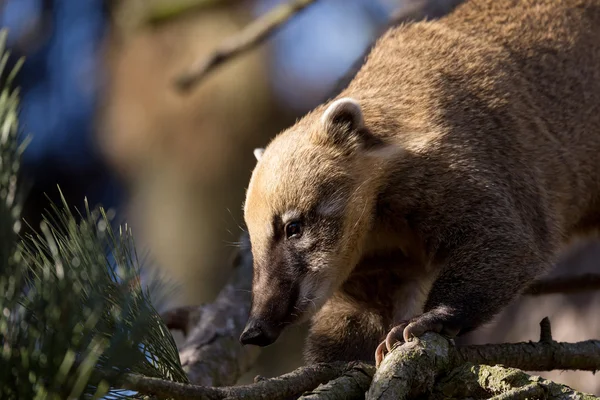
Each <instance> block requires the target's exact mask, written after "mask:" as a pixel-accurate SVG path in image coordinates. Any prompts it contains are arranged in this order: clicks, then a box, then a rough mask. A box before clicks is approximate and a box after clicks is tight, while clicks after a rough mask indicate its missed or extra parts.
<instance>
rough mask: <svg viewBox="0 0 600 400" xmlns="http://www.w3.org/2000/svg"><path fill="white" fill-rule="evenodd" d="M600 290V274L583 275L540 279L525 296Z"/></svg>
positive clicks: (526, 291)
mask: <svg viewBox="0 0 600 400" xmlns="http://www.w3.org/2000/svg"><path fill="white" fill-rule="evenodd" d="M599 289H600V274H591V273H589V274H581V275H575V276H560V277H557V278H546V279H540V280H538V281H536V282H534V283H533V284H532V285H531V286H529V288H528V289H527V290H525V292H524V293H523V294H526V295H529V296H541V295H547V294H557V293H561V294H571V293H581V292H586V291H593V290H599Z"/></svg>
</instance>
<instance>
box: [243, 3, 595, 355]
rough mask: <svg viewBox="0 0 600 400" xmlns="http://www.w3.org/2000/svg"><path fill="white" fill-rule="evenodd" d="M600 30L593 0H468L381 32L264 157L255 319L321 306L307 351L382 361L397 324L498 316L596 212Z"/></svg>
mask: <svg viewBox="0 0 600 400" xmlns="http://www.w3.org/2000/svg"><path fill="white" fill-rule="evenodd" d="M598 38H600V3H599V2H598V1H597V0H562V1H559V0H520V1H516V0H468V1H467V2H466V3H464V4H463V5H462V6H459V7H458V8H457V9H456V10H455V11H454V12H453V13H452V14H451V15H449V16H447V17H445V18H442V19H440V20H438V21H430V22H420V23H411V24H406V25H403V26H400V27H398V28H394V29H392V30H390V31H389V32H387V33H386V34H385V35H384V36H383V37H382V38H381V39H380V40H379V41H378V43H377V45H376V46H375V47H374V49H373V50H372V52H371V54H370V55H369V57H368V59H367V61H366V63H365V64H364V66H363V67H362V69H361V70H360V71H359V73H358V74H357V76H356V77H355V78H354V80H353V81H352V82H351V83H350V84H349V86H348V87H347V88H346V89H345V90H344V91H343V92H342V93H341V94H340V95H339V96H338V97H337V100H338V101H342V103H336V102H335V100H334V101H333V102H328V103H326V104H323V105H322V106H319V107H317V108H316V109H315V110H314V111H313V112H311V113H309V114H308V115H307V116H305V117H304V118H302V119H301V120H300V121H298V122H297V123H296V124H295V125H294V126H293V127H291V128H290V129H288V130H287V131H285V132H283V133H281V134H280V135H278V136H277V137H276V138H275V139H274V140H273V141H272V142H271V143H270V144H269V145H268V146H267V148H266V150H265V151H264V153H263V154H262V157H261V158H260V160H259V161H258V163H257V165H256V168H255V170H254V172H253V175H252V178H251V181H250V184H249V187H248V191H247V198H246V203H245V219H246V224H247V226H248V229H249V233H250V239H251V243H252V252H253V255H254V258H255V261H254V263H255V264H254V268H255V277H254V283H253V307H252V316H253V317H254V318H260V319H264V320H265V321H267V322H266V324H267V325H266V326H269V327H270V328H273V329H274V330H276V331H277V332H276V335H275V336H277V335H278V334H279V331H280V330H281V329H283V327H284V326H286V325H288V324H290V323H293V322H294V321H298V320H301V319H305V318H307V317H308V316H310V315H313V314H314V313H315V311H316V312H318V315H317V316H316V317H315V318H313V322H312V327H311V333H310V336H309V338H308V340H307V346H306V359H307V361H308V362H315V361H332V360H339V359H364V360H368V361H372V360H373V352H374V350H375V347H376V346H377V344H378V342H379V341H380V340H381V339H382V338H384V337H385V334H386V333H387V332H388V331H389V330H390V329H391V328H392V327H393V326H395V325H397V324H399V323H400V322H402V320H408V321H409V322H410V324H409V325H408V326H407V327H406V329H405V330H404V336H405V337H407V335H408V337H410V336H411V335H414V336H418V335H420V334H422V333H423V332H424V331H428V330H434V331H437V332H442V333H445V334H447V335H450V336H452V335H456V334H459V333H464V332H468V331H470V330H472V329H475V328H477V327H479V326H480V325H481V324H484V323H486V322H487V321H489V320H490V319H491V318H492V317H493V316H494V315H496V314H497V313H498V312H499V311H500V310H501V309H502V308H503V307H505V306H506V305H507V304H509V303H510V301H512V299H514V298H515V297H516V296H517V295H518V293H519V292H520V291H521V290H523V289H524V288H525V287H527V285H528V284H529V283H530V282H532V280H533V279H535V278H536V277H538V276H540V275H541V274H543V273H545V272H546V271H548V269H549V268H550V267H551V266H552V264H553V263H554V261H555V260H556V257H557V255H558V252H559V250H560V248H561V246H562V245H563V244H564V243H565V242H566V241H568V240H569V239H571V238H573V237H574V236H575V235H577V234H581V233H588V232H591V231H592V230H594V229H596V228H598V226H599V225H600V177H599V171H600V157H599V154H600V40H598ZM341 99H346V100H341ZM332 104H333V105H334V106H335V107H333V108H331V107H332ZM340 105H341V106H342V107H339V106H340ZM328 110H329V111H328ZM340 113H341V114H340ZM359 113H360V115H359ZM357 123H358V124H362V125H361V126H359V127H356V126H354V125H356V124H357ZM288 215H293V216H295V217H297V216H300V218H306V223H305V226H304V232H303V235H302V236H301V237H300V238H298V239H290V240H286V239H284V238H282V231H283V225H282V224H283V223H284V221H283V220H282V218H283V217H286V216H288ZM286 218H287V217H286ZM277 221H279V222H277Z"/></svg>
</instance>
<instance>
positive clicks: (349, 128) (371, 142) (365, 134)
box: [321, 97, 379, 151]
mask: <svg viewBox="0 0 600 400" xmlns="http://www.w3.org/2000/svg"><path fill="white" fill-rule="evenodd" d="M321 123H322V124H323V130H324V131H325V134H326V136H327V140H329V141H330V142H331V143H333V144H335V145H337V146H340V147H343V148H346V149H348V150H349V151H353V150H356V149H357V148H364V149H368V148H371V147H374V146H377V145H378V144H379V140H378V139H377V138H375V137H374V136H373V135H372V134H371V133H370V132H369V130H368V129H367V128H366V126H365V121H364V119H363V112H362V109H361V107H360V104H359V103H358V101H356V100H355V99H352V98H350V97H343V98H341V99H338V100H335V101H334V102H333V103H331V104H330V105H329V107H327V110H325V112H324V113H323V115H322V116H321Z"/></svg>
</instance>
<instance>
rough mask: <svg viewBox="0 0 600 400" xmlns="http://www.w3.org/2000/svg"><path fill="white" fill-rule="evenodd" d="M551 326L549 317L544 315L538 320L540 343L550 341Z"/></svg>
mask: <svg viewBox="0 0 600 400" xmlns="http://www.w3.org/2000/svg"><path fill="white" fill-rule="evenodd" d="M553 341H554V340H552V326H551V325H550V319H549V318H548V317H544V319H542V321H541V322H540V343H552V342H553Z"/></svg>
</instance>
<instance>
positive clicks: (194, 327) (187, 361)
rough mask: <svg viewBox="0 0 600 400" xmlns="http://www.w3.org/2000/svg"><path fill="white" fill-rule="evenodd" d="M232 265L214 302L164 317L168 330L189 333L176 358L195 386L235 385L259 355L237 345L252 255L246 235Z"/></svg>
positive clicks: (245, 313) (244, 314)
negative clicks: (231, 272)
mask: <svg viewBox="0 0 600 400" xmlns="http://www.w3.org/2000/svg"><path fill="white" fill-rule="evenodd" d="M233 264H234V268H235V270H234V274H233V276H232V277H231V279H230V280H229V282H228V283H227V284H226V285H225V287H224V288H223V289H222V290H221V292H220V293H219V295H218V296H217V299H216V300H215V302H214V303H211V304H206V305H203V306H200V307H197V308H195V309H194V308H191V307H183V308H182V309H176V310H172V311H169V312H168V313H166V314H165V319H166V320H167V326H168V327H169V328H170V329H181V330H183V331H184V333H187V332H189V336H187V337H186V341H185V342H184V344H183V345H182V346H181V349H180V351H179V356H180V358H181V364H182V366H183V368H184V370H185V371H186V373H187V374H188V377H189V378H190V381H191V382H192V383H195V384H198V385H205V386H226V385H233V384H235V382H237V380H238V379H239V378H240V376H241V375H242V374H243V373H245V372H246V371H247V370H249V369H250V368H251V367H252V365H253V364H254V362H255V361H256V358H257V357H258V354H259V352H260V350H259V348H258V347H256V346H242V345H241V344H240V343H239V336H240V334H241V333H242V330H243V329H244V326H245V324H246V320H247V319H248V315H249V313H250V295H251V289H252V287H251V285H252V254H251V252H250V244H249V239H248V236H247V235H246V234H245V235H243V236H242V238H241V246H240V249H239V250H238V253H237V254H236V257H235V260H234V262H233ZM186 317H187V320H186Z"/></svg>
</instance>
